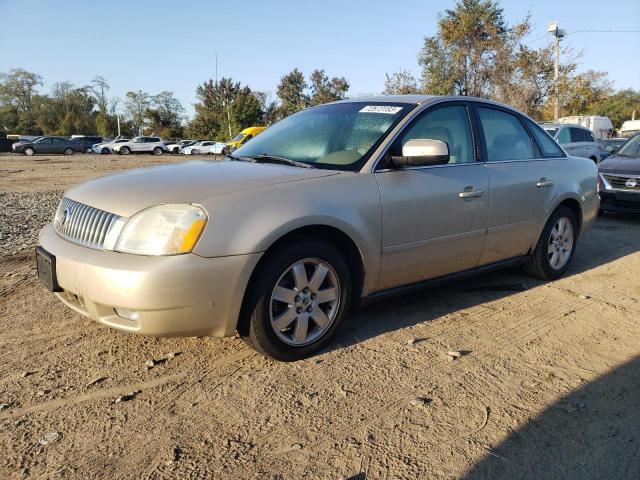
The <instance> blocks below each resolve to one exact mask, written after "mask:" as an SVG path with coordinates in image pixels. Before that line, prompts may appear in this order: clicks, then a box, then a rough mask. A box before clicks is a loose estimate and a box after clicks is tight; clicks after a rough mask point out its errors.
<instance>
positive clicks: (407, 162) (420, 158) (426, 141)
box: [391, 138, 449, 168]
mask: <svg viewBox="0 0 640 480" xmlns="http://www.w3.org/2000/svg"><path fill="white" fill-rule="evenodd" d="M391 161H392V162H393V163H394V165H395V166H396V167H398V168H406V167H422V166H428V165H443V164H445V163H449V145H447V143H446V142H443V141H442V140H432V139H430V138H412V139H411V140H408V141H407V142H406V143H405V144H404V145H403V146H402V156H400V157H397V156H394V157H391Z"/></svg>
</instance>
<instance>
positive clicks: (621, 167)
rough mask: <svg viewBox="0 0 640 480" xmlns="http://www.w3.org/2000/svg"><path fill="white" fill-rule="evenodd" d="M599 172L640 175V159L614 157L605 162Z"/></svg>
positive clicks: (600, 165)
mask: <svg viewBox="0 0 640 480" xmlns="http://www.w3.org/2000/svg"><path fill="white" fill-rule="evenodd" d="M598 170H599V171H600V173H621V174H625V173H626V174H629V175H640V158H639V157H620V156H618V155H613V156H611V157H608V158H606V159H605V160H603V161H602V162H601V163H600V164H599V165H598Z"/></svg>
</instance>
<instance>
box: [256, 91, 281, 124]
mask: <svg viewBox="0 0 640 480" xmlns="http://www.w3.org/2000/svg"><path fill="white" fill-rule="evenodd" d="M253 94H254V95H255V96H256V98H257V99H258V101H259V102H260V108H261V109H262V123H264V124H265V125H271V124H272V123H274V122H276V121H277V120H278V102H276V101H275V100H273V97H272V96H271V92H253Z"/></svg>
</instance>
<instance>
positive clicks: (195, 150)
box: [191, 148, 200, 155]
mask: <svg viewBox="0 0 640 480" xmlns="http://www.w3.org/2000/svg"><path fill="white" fill-rule="evenodd" d="M191 155H200V150H198V149H197V148H194V149H193V150H191Z"/></svg>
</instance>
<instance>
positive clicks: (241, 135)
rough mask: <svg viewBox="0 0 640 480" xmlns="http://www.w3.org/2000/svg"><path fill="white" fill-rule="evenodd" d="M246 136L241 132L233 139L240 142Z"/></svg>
mask: <svg viewBox="0 0 640 480" xmlns="http://www.w3.org/2000/svg"><path fill="white" fill-rule="evenodd" d="M243 138H244V133H239V134H238V135H236V136H235V137H233V139H232V140H231V141H232V142H239V141H240V140H242V139H243Z"/></svg>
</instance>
